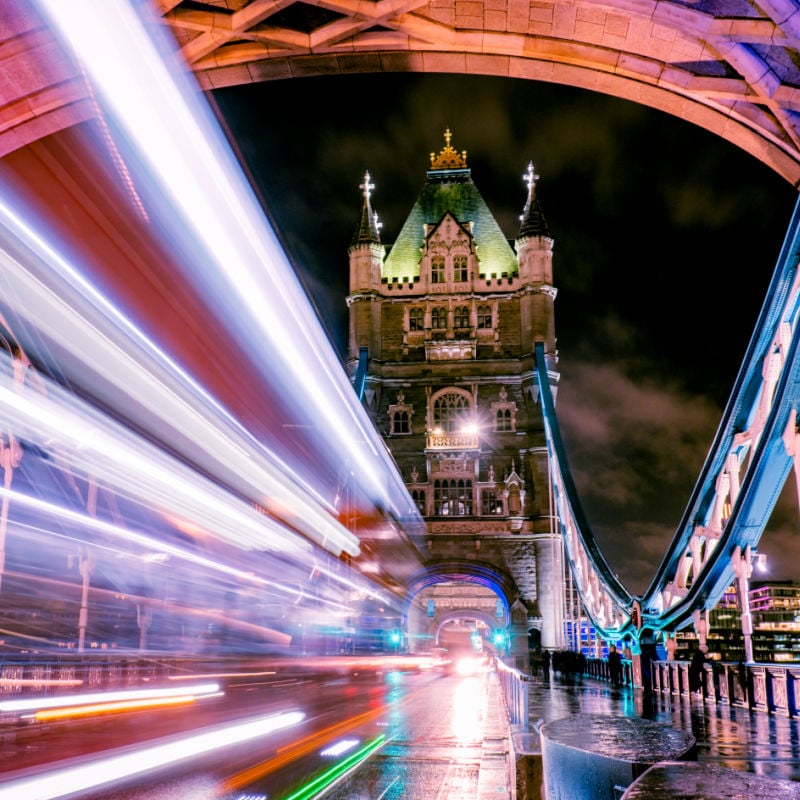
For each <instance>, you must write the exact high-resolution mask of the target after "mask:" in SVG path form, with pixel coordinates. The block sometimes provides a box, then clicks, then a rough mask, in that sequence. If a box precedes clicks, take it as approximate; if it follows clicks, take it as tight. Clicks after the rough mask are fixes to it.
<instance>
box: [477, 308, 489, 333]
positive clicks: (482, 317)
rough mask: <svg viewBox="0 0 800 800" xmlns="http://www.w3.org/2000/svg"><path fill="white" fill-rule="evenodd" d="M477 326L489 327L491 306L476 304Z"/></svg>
mask: <svg viewBox="0 0 800 800" xmlns="http://www.w3.org/2000/svg"><path fill="white" fill-rule="evenodd" d="M478 327H479V328H491V327H492V307H491V306H478Z"/></svg>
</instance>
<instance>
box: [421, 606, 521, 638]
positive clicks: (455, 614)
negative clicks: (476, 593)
mask: <svg viewBox="0 0 800 800" xmlns="http://www.w3.org/2000/svg"><path fill="white" fill-rule="evenodd" d="M464 616H467V615H466V614H465V613H464V611H463V610H452V611H447V612H445V613H443V614H437V615H436V616H435V617H434V618H433V620H432V621H431V625H430V627H429V629H428V631H429V634H430V636H431V640H432V641H434V642H436V643H437V644H438V643H439V634H440V633H441V631H442V629H443V628H444V627H445V625H447V623H448V622H451V621H452V620H455V619H461V618H463V617H464ZM468 616H469V617H470V619H476V620H478V621H479V622H482V623H483V624H484V625H485V626H486V627H487V628H489V629H490V630H491V629H492V628H501V627H502V628H505V627H506V626H507V625H508V620H507V619H504V620H503V621H502V623H501V622H500V620H497V619H495V618H493V617H491V616H489V614H486V613H485V612H482V611H472V610H470V611H469V614H468Z"/></svg>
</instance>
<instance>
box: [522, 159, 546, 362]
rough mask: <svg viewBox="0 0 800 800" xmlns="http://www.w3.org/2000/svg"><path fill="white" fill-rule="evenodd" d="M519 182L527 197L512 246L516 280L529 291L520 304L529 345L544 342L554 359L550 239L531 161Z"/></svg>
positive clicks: (536, 177)
mask: <svg viewBox="0 0 800 800" xmlns="http://www.w3.org/2000/svg"><path fill="white" fill-rule="evenodd" d="M522 179H523V180H524V181H525V183H526V184H527V186H528V197H527V199H526V201H525V209H524V211H523V212H522V216H521V217H520V229H519V237H518V238H517V241H516V243H515V244H516V250H517V258H518V259H519V277H520V280H521V282H522V285H523V286H525V287H526V288H527V291H528V294H527V295H526V297H525V298H524V300H523V302H522V305H523V314H524V315H525V316H526V318H527V319H530V321H531V322H530V329H531V333H532V334H533V338H532V341H531V346H533V344H534V343H535V342H540V341H541V342H544V343H545V350H546V352H547V354H548V357H549V358H555V346H556V338H555V323H554V314H553V301H554V300H555V296H556V290H555V288H554V287H553V239H552V237H551V236H550V231H549V229H548V227H547V222H546V221H545V218H544V214H543V213H542V209H541V206H540V205H539V200H538V198H537V197H536V182H537V181H538V180H539V176H538V175H537V174H536V172H535V170H534V168H533V162H529V163H528V170H527V172H526V173H525V174H524V175H523V176H522Z"/></svg>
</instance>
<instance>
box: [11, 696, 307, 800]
mask: <svg viewBox="0 0 800 800" xmlns="http://www.w3.org/2000/svg"><path fill="white" fill-rule="evenodd" d="M304 718H305V715H304V714H303V713H302V712H299V711H293V712H289V713H286V714H279V715H275V716H267V717H261V718H258V719H254V720H250V721H248V722H245V723H239V724H236V725H230V726H226V727H221V728H215V729H213V730H210V731H208V732H205V733H200V734H195V735H193V736H186V737H183V738H180V739H176V740H172V741H169V742H165V743H162V744H158V745H154V746H150V747H142V748H136V749H135V750H134V751H132V752H127V753H123V754H121V755H116V756H108V757H104V758H98V759H96V760H93V761H92V762H91V763H87V764H80V765H77V766H71V767H64V768H63V769H54V770H50V771H48V772H46V773H43V774H40V775H35V776H33V777H20V778H13V777H11V778H10V779H8V780H5V781H3V783H2V784H0V800H20V798H21V797H24V798H25V800H56V798H59V797H68V796H69V795H72V794H75V793H77V792H87V791H89V790H90V789H97V788H98V787H100V786H103V785H105V784H109V783H117V782H120V781H124V780H125V779H127V778H131V777H134V776H135V775H142V774H144V773H149V772H151V771H153V770H156V769H160V768H162V767H166V766H169V765H171V764H176V763H178V762H180V761H186V760H188V759H193V758H198V757H200V756H202V755H204V754H206V753H212V752H214V751H216V750H221V749H223V748H226V747H231V746H232V745H236V744H239V743H241V742H246V741H249V740H252V739H256V738H259V737H262V736H267V735H269V734H271V733H274V732H275V731H277V730H281V729H282V728H287V727H291V726H293V725H297V724H299V723H300V722H302V721H303V719H304Z"/></svg>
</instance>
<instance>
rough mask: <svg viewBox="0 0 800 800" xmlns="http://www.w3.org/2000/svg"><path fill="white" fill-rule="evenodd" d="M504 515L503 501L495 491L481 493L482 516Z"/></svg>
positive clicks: (489, 490) (488, 490)
mask: <svg viewBox="0 0 800 800" xmlns="http://www.w3.org/2000/svg"><path fill="white" fill-rule="evenodd" d="M502 513H503V501H502V500H501V499H499V498H498V496H497V492H496V491H495V490H494V489H484V490H483V492H482V493H481V514H483V515H484V516H486V517H488V516H492V515H497V514H502Z"/></svg>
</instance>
